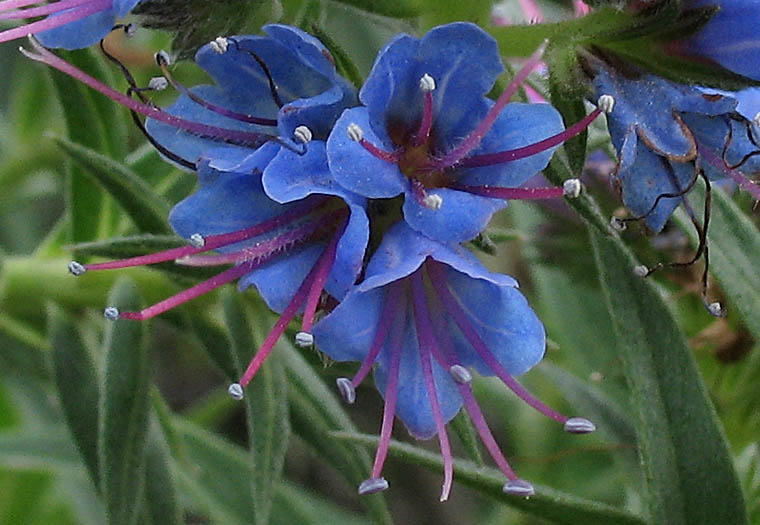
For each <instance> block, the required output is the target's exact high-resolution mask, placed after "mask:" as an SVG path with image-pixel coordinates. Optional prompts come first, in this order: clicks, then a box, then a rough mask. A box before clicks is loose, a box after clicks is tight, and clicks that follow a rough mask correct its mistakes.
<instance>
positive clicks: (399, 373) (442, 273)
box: [314, 221, 594, 501]
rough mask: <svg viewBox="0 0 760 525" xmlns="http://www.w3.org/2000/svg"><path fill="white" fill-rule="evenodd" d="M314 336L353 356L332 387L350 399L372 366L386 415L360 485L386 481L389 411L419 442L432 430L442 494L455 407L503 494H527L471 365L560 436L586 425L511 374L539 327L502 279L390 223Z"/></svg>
mask: <svg viewBox="0 0 760 525" xmlns="http://www.w3.org/2000/svg"><path fill="white" fill-rule="evenodd" d="M314 336H315V341H316V343H317V345H318V347H319V348H320V350H322V351H323V352H325V353H326V354H327V355H329V356H330V357H332V358H333V359H336V360H338V361H360V362H361V363H362V364H361V367H360V368H359V371H358V372H357V374H356V376H355V377H354V378H353V379H351V380H349V379H348V378H340V379H339V380H338V386H339V388H340V390H341V393H342V394H343V396H344V398H345V399H346V401H348V402H351V403H353V402H354V400H355V388H356V387H357V386H358V385H359V384H360V383H361V382H362V381H363V379H364V378H365V377H366V376H367V374H368V373H369V372H370V370H372V368H373V366H374V367H375V368H374V376H375V383H376V385H377V388H378V390H380V393H381V394H382V395H383V397H384V398H385V412H384V415H383V422H382V428H381V431H380V444H379V446H378V450H377V454H376V458H375V463H374V466H373V469H372V474H371V477H370V478H369V479H367V480H366V481H365V482H363V483H362V484H361V486H360V487H359V493H360V494H370V493H373V492H377V491H379V490H384V489H385V488H387V487H388V482H387V481H386V480H385V479H384V478H382V476H381V473H382V468H383V463H384V461H385V457H386V455H387V452H388V445H389V442H390V437H391V431H392V427H393V420H394V417H396V416H397V417H398V418H399V419H400V420H401V421H402V422H403V423H404V424H405V425H406V428H407V429H408V430H409V432H410V433H411V434H412V435H413V436H415V437H417V438H418V439H429V438H431V437H433V436H435V435H437V436H438V440H439V444H440V448H441V453H442V455H443V459H444V484H443V491H442V494H441V500H442V501H443V500H445V499H447V497H448V494H449V490H450V488H451V482H452V469H453V466H452V457H451V450H450V445H449V440H448V435H447V433H446V429H445V425H446V423H447V422H449V421H450V420H451V419H452V418H453V417H454V416H455V415H456V414H457V412H458V411H459V410H460V408H461V407H462V406H464V407H465V410H466V411H467V413H468V414H469V416H470V418H471V419H472V421H473V424H474V426H475V428H476V429H477V431H478V433H479V434H480V437H481V439H482V440H483V443H484V445H485V446H486V448H487V449H488V451H489V453H490V454H491V455H492V457H493V459H494V461H495V462H496V463H497V465H498V466H499V467H500V468H501V470H502V471H503V472H504V474H505V476H506V477H507V478H508V482H507V483H506V485H505V486H504V491H505V492H507V493H509V494H515V495H530V494H532V493H533V488H532V486H531V485H530V484H529V483H528V482H526V481H524V480H521V479H519V478H518V477H517V476H516V475H515V473H514V472H513V471H512V469H511V468H510V466H509V464H508V463H507V460H506V459H505V457H504V455H503V454H502V452H501V450H500V449H499V446H498V444H497V443H496V441H495V440H494V438H493V435H492V434H491V431H490V430H489V428H488V425H487V424H486V422H485V419H484V417H483V414H482V413H481V411H480V408H479V407H478V404H477V402H476V400H475V398H474V396H473V393H472V389H471V388H470V381H471V379H472V375H471V373H470V369H473V370H476V371H477V372H478V373H480V374H482V375H495V376H497V377H499V378H500V379H501V380H502V381H503V382H504V383H505V384H506V385H507V386H508V387H509V388H511V389H512V390H514V392H515V393H516V394H517V395H518V396H520V397H521V398H522V399H523V400H524V401H526V402H527V403H528V404H530V405H531V406H533V407H534V408H536V409H538V410H539V411H541V412H542V413H544V414H546V415H547V416H549V417H551V418H553V419H555V420H557V421H559V422H560V423H563V424H564V425H565V429H566V430H567V431H568V432H573V433H586V432H591V431H593V430H594V425H593V424H591V423H590V422H589V421H588V420H585V419H583V418H568V417H565V416H563V415H561V414H559V413H557V412H555V411H553V410H552V409H550V408H548V407H547V406H545V405H544V404H542V403H541V402H540V401H538V400H537V399H535V398H534V397H532V396H531V395H530V394H529V393H528V392H527V391H525V389H523V388H522V387H521V386H520V384H519V383H517V381H516V380H515V379H514V376H516V375H519V374H522V373H524V372H526V371H527V370H529V369H530V368H531V367H532V366H533V365H535V364H536V363H537V362H539V361H540V360H541V358H542V357H543V355H544V347H545V334H544V328H543V325H542V324H541V322H540V321H539V319H538V318H537V317H536V314H535V313H534V312H533V310H532V309H531V308H530V306H529V305H528V303H527V301H526V300H525V298H524V297H523V295H522V294H521V293H520V292H519V290H518V288H517V282H516V281H515V280H514V279H513V278H512V277H509V276H506V275H500V274H496V273H492V272H489V271H488V270H487V269H485V268H484V267H483V266H482V265H481V264H480V263H479V262H478V261H477V259H476V258H475V257H474V256H473V255H472V254H471V253H470V252H468V251H467V250H465V249H464V248H462V247H461V246H458V245H456V244H454V245H444V244H441V243H438V242H436V241H433V240H431V239H429V238H427V237H425V236H424V235H421V234H420V233H418V232H416V231H414V230H412V229H411V228H410V227H409V226H408V225H406V224H405V223H404V222H403V221H401V222H398V223H396V224H395V225H394V226H392V227H391V229H390V230H389V231H388V232H387V233H386V234H385V236H384V237H383V241H382V243H381V245H380V247H379V248H378V250H377V251H376V252H375V254H374V255H373V256H372V258H371V260H370V261H369V263H368V265H367V269H366V273H365V276H364V280H363V281H362V282H361V283H360V284H358V285H357V286H356V287H355V288H354V289H353V290H352V291H351V292H349V293H348V295H346V297H345V298H344V299H343V301H342V302H341V303H340V304H339V305H338V306H337V307H336V308H335V309H334V310H333V311H332V312H331V313H330V314H329V315H328V316H327V317H325V318H324V319H323V320H321V321H320V322H319V323H318V324H317V325H316V326H315V327H314Z"/></svg>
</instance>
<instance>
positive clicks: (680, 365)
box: [589, 228, 747, 525]
mask: <svg viewBox="0 0 760 525" xmlns="http://www.w3.org/2000/svg"><path fill="white" fill-rule="evenodd" d="M589 232H590V235H591V244H592V247H593V250H594V257H595V259H596V262H597V266H598V269H599V275H600V280H601V283H602V288H603V290H604V294H605V300H606V302H607V307H608V308H609V310H610V313H611V315H612V318H613V322H614V326H615V332H616V335H617V338H618V348H617V352H618V353H619V354H620V357H621V359H622V360H623V363H624V367H623V369H624V370H625V371H626V377H627V380H628V383H629V387H630V395H631V401H632V405H633V411H634V413H635V417H636V431H637V441H638V444H639V454H640V457H641V462H642V465H643V468H644V474H645V480H646V485H647V490H648V494H647V497H646V502H647V505H648V507H649V514H650V520H651V522H653V523H668V524H673V525H677V524H690V523H704V522H705V517H706V516H709V517H710V522H711V523H737V524H738V523H746V521H747V518H746V515H745V507H744V500H743V498H742V493H741V488H740V486H739V482H738V479H737V476H736V473H735V471H734V469H733V465H732V462H731V456H730V454H729V451H728V447H727V444H726V442H725V439H724V437H723V434H722V430H721V428H720V424H719V423H718V421H717V418H716V415H715V411H714V409H713V407H712V405H711V404H710V400H709V399H708V396H707V393H706V392H705V388H704V385H703V384H702V379H701V377H700V376H699V373H698V372H697V368H696V366H695V363H694V359H693V356H692V355H691V353H690V351H689V348H688V347H687V346H686V342H685V341H684V338H683V335H682V333H681V331H680V330H679V329H678V327H677V325H676V321H675V319H674V317H673V315H672V313H671V312H670V310H669V309H668V307H667V305H666V304H665V303H664V301H663V299H662V297H661V296H660V294H659V293H658V292H657V290H656V288H655V287H654V285H653V284H652V282H651V281H649V280H646V279H641V278H639V277H636V276H635V275H634V273H633V268H634V267H635V265H636V261H635V259H634V258H633V256H632V255H631V253H630V252H629V251H628V249H627V248H626V247H625V246H623V244H622V243H621V242H620V240H619V239H618V238H617V237H606V236H604V235H602V234H600V233H598V232H597V231H596V230H595V229H592V228H589Z"/></svg>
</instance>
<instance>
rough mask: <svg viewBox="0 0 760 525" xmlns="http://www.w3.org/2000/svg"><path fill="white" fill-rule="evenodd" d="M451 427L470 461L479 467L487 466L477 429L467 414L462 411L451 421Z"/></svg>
mask: <svg viewBox="0 0 760 525" xmlns="http://www.w3.org/2000/svg"><path fill="white" fill-rule="evenodd" d="M449 425H450V426H451V428H453V429H454V432H455V433H456V435H457V437H458V438H459V441H460V442H461V443H462V445H463V446H464V448H465V450H466V451H467V454H468V455H469V456H470V459H471V460H472V461H474V462H475V464H476V465H478V466H479V467H482V466H483V465H485V463H484V462H483V454H481V452H480V447H479V445H478V434H477V432H476V431H475V427H474V426H473V425H472V421H470V418H469V417H467V414H465V412H464V411H463V410H462V411H460V412H459V414H457V415H456V417H454V419H452V420H451V423H449Z"/></svg>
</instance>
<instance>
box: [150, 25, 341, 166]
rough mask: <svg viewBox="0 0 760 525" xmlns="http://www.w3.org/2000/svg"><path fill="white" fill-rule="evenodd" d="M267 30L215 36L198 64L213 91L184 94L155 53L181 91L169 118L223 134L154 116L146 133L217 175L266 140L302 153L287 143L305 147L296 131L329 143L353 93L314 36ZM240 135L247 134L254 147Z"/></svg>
mask: <svg viewBox="0 0 760 525" xmlns="http://www.w3.org/2000/svg"><path fill="white" fill-rule="evenodd" d="M264 31H265V32H266V33H267V36H251V35H245V36H235V37H229V38H218V39H216V40H215V41H214V42H211V43H210V44H207V45H205V46H203V47H202V48H201V49H200V50H199V51H198V53H197V54H196V56H195V61H196V63H197V64H198V65H199V66H200V67H201V68H203V69H204V70H205V71H206V72H207V73H208V74H209V75H210V76H211V77H212V78H213V79H214V81H215V82H216V84H214V85H202V86H195V87H192V88H190V89H187V88H185V87H184V86H182V85H180V84H179V83H178V82H176V81H175V80H174V79H173V78H172V77H171V75H170V73H169V71H168V69H167V68H166V65H168V64H167V63H166V62H167V58H166V57H165V56H163V55H160V54H159V55H158V58H159V65H161V66H162V69H163V71H164V75H165V76H166V78H167V79H169V80H170V82H171V83H172V84H173V85H174V86H175V87H177V88H178V89H179V90H180V91H181V93H182V95H181V96H180V97H179V98H178V99H177V101H176V102H175V103H174V104H173V105H172V106H170V107H169V108H167V109H166V113H167V114H169V115H173V116H177V117H180V118H181V119H184V120H185V121H188V122H193V123H197V124H201V125H206V126H213V127H215V128H217V129H219V130H221V131H219V132H211V133H209V132H204V131H202V130H198V129H192V128H189V129H178V128H177V126H176V125H174V124H173V123H172V122H171V121H167V120H166V119H162V120H159V119H154V118H150V119H148V121H147V130H148V132H149V133H150V135H151V136H152V137H153V139H154V140H155V141H157V142H158V143H159V144H160V146H162V147H163V148H165V149H166V150H168V151H170V152H172V153H173V154H175V155H177V156H179V157H181V158H183V159H186V160H188V161H189V162H191V163H192V162H195V161H196V160H197V159H198V158H200V157H201V156H203V157H204V158H206V159H209V160H210V162H211V165H212V166H213V167H215V168H217V169H221V170H235V169H237V166H238V165H239V164H240V163H241V162H243V161H244V160H245V159H246V157H247V156H249V155H251V154H253V153H254V152H255V150H256V148H257V147H259V146H260V145H261V144H263V143H265V142H267V141H272V140H275V141H279V142H281V143H283V144H284V145H286V146H288V147H291V149H297V147H296V146H297V144H295V145H294V144H293V143H292V141H290V139H295V141H296V143H298V142H301V140H299V137H298V136H297V131H296V130H297V129H299V128H300V129H305V130H307V132H308V134H309V137H310V138H314V139H321V140H324V139H326V138H327V135H328V133H329V131H330V130H331V129H332V126H333V124H334V122H335V120H336V119H337V117H338V115H340V112H341V111H343V109H345V108H346V107H349V106H351V105H354V104H355V101H356V93H355V90H354V89H353V88H352V87H351V86H350V85H349V84H348V82H347V81H346V80H345V79H343V78H342V77H341V76H340V75H338V74H337V73H336V71H335V65H334V63H333V61H332V57H331V55H330V53H329V51H328V50H327V49H326V48H325V47H324V46H323V45H322V44H321V43H320V42H319V41H318V40H317V39H316V38H314V37H313V36H311V35H309V34H307V33H304V32H303V31H301V30H299V29H297V28H294V27H289V26H283V25H268V26H265V27H264ZM162 57H163V58H162ZM224 130H227V131H228V132H229V133H225V132H224ZM235 133H237V134H238V135H240V134H241V133H243V134H248V136H250V141H248V140H246V139H245V136H241V137H238V138H236V137H235V136H232V135H233V134H235ZM278 137H280V138H278Z"/></svg>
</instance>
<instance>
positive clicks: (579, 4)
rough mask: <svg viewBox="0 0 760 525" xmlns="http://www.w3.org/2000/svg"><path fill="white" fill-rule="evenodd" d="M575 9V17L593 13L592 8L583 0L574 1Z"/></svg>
mask: <svg viewBox="0 0 760 525" xmlns="http://www.w3.org/2000/svg"><path fill="white" fill-rule="evenodd" d="M573 8H574V9H575V16H578V17H581V16H586V15H587V14H589V13H590V12H591V8H590V7H589V6H588V5H586V2H584V1H583V0H573Z"/></svg>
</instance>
